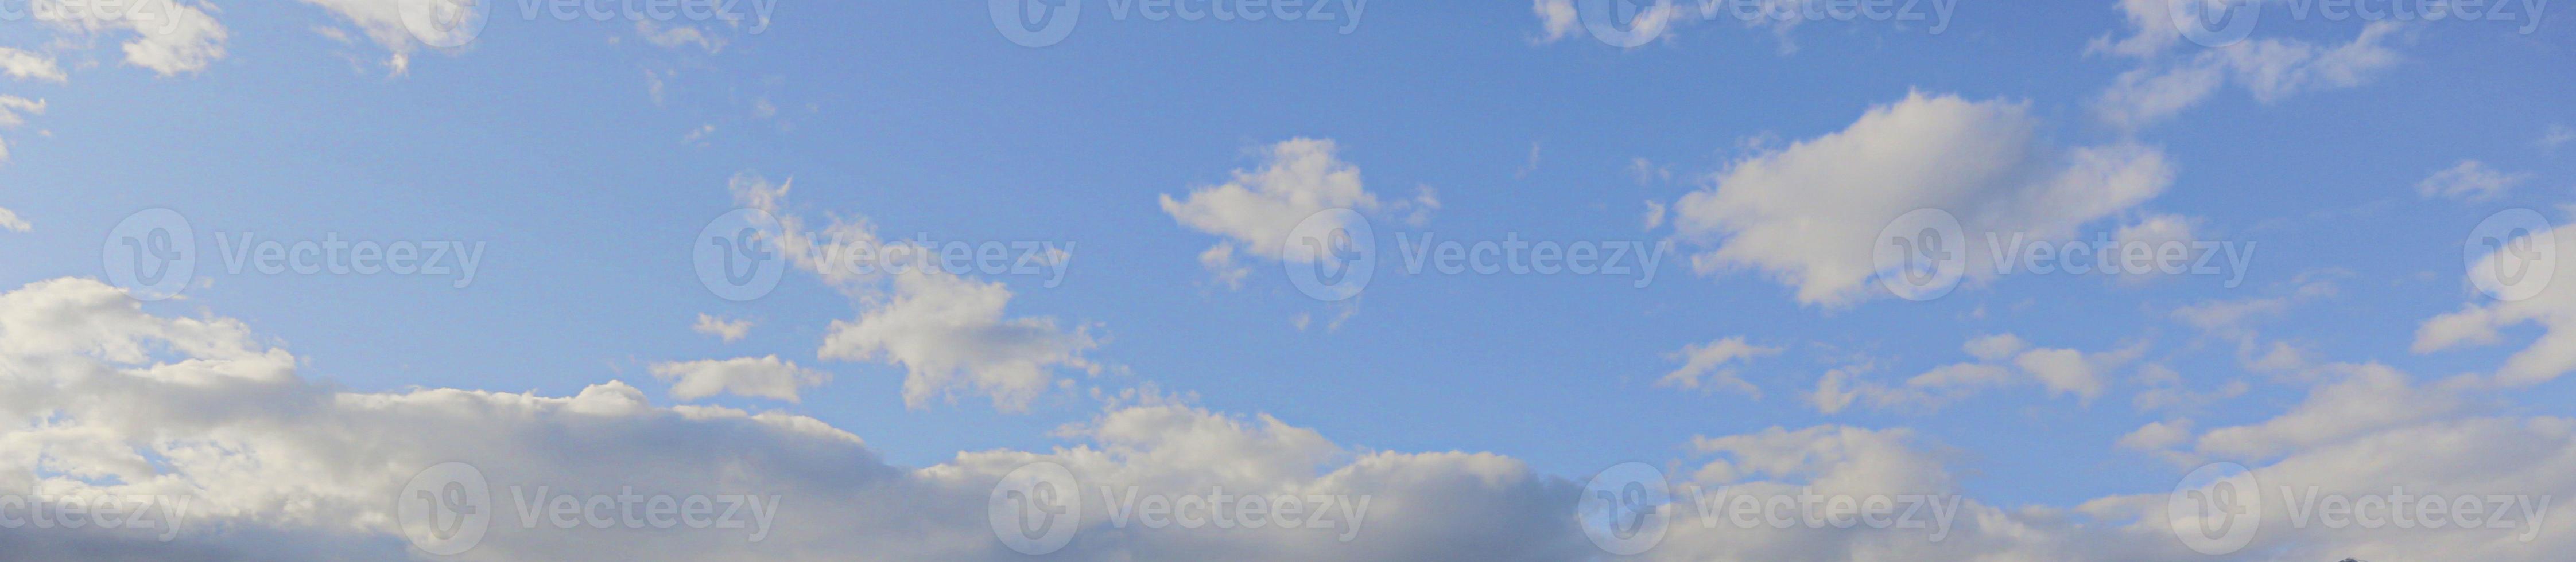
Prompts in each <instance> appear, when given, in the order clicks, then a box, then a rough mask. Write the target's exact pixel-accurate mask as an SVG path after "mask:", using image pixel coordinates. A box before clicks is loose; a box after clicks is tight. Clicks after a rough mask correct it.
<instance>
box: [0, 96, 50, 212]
mask: <svg viewBox="0 0 2576 562" xmlns="http://www.w3.org/2000/svg"><path fill="white" fill-rule="evenodd" d="M44 113H45V100H31V99H27V98H22V97H18V96H11V95H0V129H15V128H18V126H19V125H25V124H27V117H26V116H27V115H28V114H34V115H43V114H44ZM8 162H9V143H8V141H7V140H6V139H0V164H5V163H8ZM9 217H10V219H11V220H12V221H14V220H16V217H17V215H16V214H14V213H12V214H10V215H9ZM9 224H11V223H10V222H9V221H0V226H7V225H9ZM16 224H21V225H23V224H25V223H23V222H19V223H16ZM10 230H16V231H20V232H25V231H26V230H27V229H25V228H10Z"/></svg>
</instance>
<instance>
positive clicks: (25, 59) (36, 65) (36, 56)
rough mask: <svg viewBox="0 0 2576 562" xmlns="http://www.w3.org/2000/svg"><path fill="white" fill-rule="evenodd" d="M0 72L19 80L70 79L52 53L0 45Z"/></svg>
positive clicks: (57, 80) (60, 81) (58, 80)
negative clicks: (34, 51)
mask: <svg viewBox="0 0 2576 562" xmlns="http://www.w3.org/2000/svg"><path fill="white" fill-rule="evenodd" d="M0 72H4V73H7V74H8V75H9V77H10V78H16V79H19V80H41V81H45V82H54V83H62V82H64V81H65V80H68V79H70V76H68V75H65V74H64V73H63V67H62V65H60V64H56V63H55V62H54V57H53V55H47V54H42V53H33V52H28V51H22V50H18V49H11V48H8V47H0Z"/></svg>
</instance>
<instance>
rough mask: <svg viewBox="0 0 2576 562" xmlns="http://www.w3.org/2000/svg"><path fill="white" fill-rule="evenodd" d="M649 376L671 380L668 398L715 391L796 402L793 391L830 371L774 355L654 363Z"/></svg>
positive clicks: (813, 383)
mask: <svg viewBox="0 0 2576 562" xmlns="http://www.w3.org/2000/svg"><path fill="white" fill-rule="evenodd" d="M651 370H652V372H653V378H657V379H662V380H665V381H671V397H672V398H678V399H681V400H696V399H700V398H706V397H709V396H715V395H718V394H732V395H735V396H745V397H752V398H774V399H778V400H785V401H788V402H796V401H799V399H798V398H797V395H796V390H797V389H798V388H802V387H810V386H822V385H823V383H827V382H831V381H832V374H831V373H825V372H821V371H815V370H812V369H806V368H803V367H798V366H796V363H794V362H790V361H780V360H778V356H776V355H771V356H768V357H757V358H754V357H736V358H733V359H722V360H717V359H706V360H699V361H688V362H661V363H654V364H653V365H652V368H651Z"/></svg>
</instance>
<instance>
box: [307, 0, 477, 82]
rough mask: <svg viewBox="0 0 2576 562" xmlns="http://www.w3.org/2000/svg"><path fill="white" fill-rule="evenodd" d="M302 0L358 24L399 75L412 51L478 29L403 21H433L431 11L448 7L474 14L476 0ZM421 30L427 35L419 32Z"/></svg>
mask: <svg viewBox="0 0 2576 562" xmlns="http://www.w3.org/2000/svg"><path fill="white" fill-rule="evenodd" d="M302 1H303V2H304V3H306V4H312V5H315V6H320V7H322V8H323V9H325V10H329V11H330V12H331V13H332V14H333V15H337V16H340V17H341V18H342V19H346V20H348V21H349V23H351V24H354V25H356V26H358V30H359V31H361V32H364V33H365V34H366V35H367V39H368V40H370V41H373V42H375V44H376V45H377V46H380V47H384V49H385V51H386V52H387V53H388V55H387V57H386V60H385V66H386V67H387V68H389V69H391V70H392V73H393V74H395V75H401V74H403V73H404V72H405V71H407V70H409V69H410V68H411V55H412V53H414V52H417V51H420V50H421V49H423V48H427V47H432V46H439V45H462V44H465V43H466V42H468V41H471V40H472V39H473V38H474V36H473V35H472V33H475V32H477V31H478V29H477V28H474V27H471V26H468V25H457V26H453V27H450V28H440V27H434V26H418V27H420V28H419V29H414V27H416V26H409V25H404V23H403V18H404V17H405V16H406V15H409V16H410V17H412V18H413V19H414V20H416V21H433V20H434V18H435V16H433V15H432V14H444V13H453V12H448V10H465V12H464V13H467V14H471V13H474V12H472V11H471V8H472V7H473V6H474V3H475V2H476V1H477V0H302ZM502 9H505V8H500V7H495V8H492V13H499V11H500V10H502ZM424 33H426V34H429V35H427V36H424V35H422V34H424Z"/></svg>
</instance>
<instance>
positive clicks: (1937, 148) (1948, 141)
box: [1672, 92, 2172, 306]
mask: <svg viewBox="0 0 2576 562" xmlns="http://www.w3.org/2000/svg"><path fill="white" fill-rule="evenodd" d="M2039 126H2040V123H2039V120H2038V119H2037V118H2034V117H2032V116H2031V115H2030V112H2029V108H2028V106H2027V105H2026V104H2021V103H2013V102H2006V101H1982V102H1980V101H1969V100H1964V99H1960V98H1958V97H1954V96H1933V95H1925V94H1923V93H1920V92H1916V93H1911V94H1908V95H1907V96H1906V97H1905V99H1902V100H1898V101H1897V102H1895V103H1891V104H1887V105H1882V106H1877V107H1873V108H1870V110H1869V111H1868V112H1867V113H1866V114H1864V115H1862V116H1861V118H1860V119H1859V120H1858V121H1856V122H1853V123H1852V124H1851V126H1850V127H1847V128H1845V129H1843V130H1842V131H1839V132H1835V133H1831V134H1827V135H1824V136H1821V137H1817V138H1813V139H1807V140H1804V141H1799V142H1796V143H1793V144H1791V145H1790V146H1789V147H1788V148H1785V149H1780V150H1776V151H1769V152H1765V153H1762V154H1758V155H1754V156H1752V157H1748V158H1745V159H1743V160H1740V161H1737V162H1735V163H1734V164H1733V165H1731V166H1729V167H1728V168H1727V170H1726V171H1724V172H1721V173H1718V174H1717V175H1715V176H1714V177H1712V178H1711V179H1710V183H1711V184H1713V185H1712V187H1710V188H1708V189H1703V190H1700V191H1695V192H1692V193H1690V194H1688V195H1684V196H1682V198H1681V199H1680V200H1679V201H1677V202H1675V203H1674V204H1673V205H1672V211H1673V219H1672V224H1673V228H1674V232H1675V233H1676V234H1678V235H1681V236H1683V237H1685V238H1690V239H1696V240H1701V241H1714V242H1715V243H1716V244H1717V248H1716V249H1715V250H1714V251H1709V252H1705V253H1701V254H1698V255H1695V256H1693V257H1692V264H1693V265H1694V266H1695V267H1697V268H1698V269H1700V270H1701V271H1702V272H1714V271H1718V270H1724V269H1736V268H1749V269H1754V270H1759V271H1762V272H1764V273H1767V274H1769V275H1770V276H1771V277H1773V278H1774V279H1777V280H1778V281H1780V282H1781V283H1783V284H1786V285H1789V286H1791V287H1794V288H1796V298H1797V300H1798V302H1800V303H1806V304H1824V305H1829V306H1830V305H1849V304H1854V303H1857V302H1859V301H1861V300H1864V299H1866V298H1869V297H1870V296H1871V295H1872V294H1874V292H1873V287H1872V286H1871V285H1870V284H1869V283H1868V281H1869V280H1870V279H1871V278H1872V275H1873V273H1874V271H1873V270H1874V265H1873V261H1872V256H1873V250H1874V248H1875V246H1874V245H1873V244H1875V243H1877V241H1875V240H1874V238H1876V237H1877V236H1878V234H1879V233H1880V231H1881V230H1882V229H1884V228H1885V227H1886V226H1887V225H1888V223H1889V222H1891V221H1893V220H1894V219H1896V218H1897V217H1898V216H1899V215H1903V214H1905V213H1907V212H1911V211H1914V210H1916V209H1927V208H1937V209H1943V210H1946V211H1949V212H1950V213H1952V214H1953V215H1955V216H1957V217H1958V219H1959V221H1960V223H1961V227H1962V228H1963V229H1964V230H1965V232H1966V233H1967V236H1968V237H1969V238H1970V239H1971V240H1970V241H1967V242H1974V241H1976V240H1979V239H1981V238H1980V235H1982V234H1985V233H1996V234H1998V235H2000V236H2004V237H2006V238H2009V236H2010V235H2011V234H2023V235H2026V236H2027V238H2029V239H2032V240H2060V239H2068V238H2071V237H2072V236H2074V234H2075V230H2076V228H2077V227H2078V226H2080V225H2083V224H2085V223H2088V222H2092V221H2094V220H2097V219H2101V218H2105V217H2109V216H2111V215H2112V214H2114V213H2118V212H2120V211H2122V210H2125V209H2128V208H2131V207H2133V206H2135V205H2137V204H2138V203H2140V202H2143V201H2146V200H2147V199H2150V198H2153V197H2155V196H2156V194H2158V193H2160V192H2162V191H2163V190H2164V188H2165V186H2166V185H2167V184H2169V183H2171V182H2172V173H2171V171H2169V170H2168V169H2167V167H2166V165H2165V162H2164V156H2163V154H2162V153H2161V152H2159V151H2157V150H2155V149H2152V148H2147V147H2142V146H2136V145H2108V146H2094V147H2079V148H2057V147H2053V146H2049V145H2047V144H2045V143H2043V142H2042V141H2041V138H2040V135H2039ZM1966 253H1967V254H1968V255H1967V260H1968V267H1967V271H1968V272H1969V274H1970V275H1972V276H1974V277H1977V278H1984V277H1991V276H1992V275H1993V269H1994V268H1993V267H1992V266H1991V265H1990V264H1991V263H1992V262H1993V258H1992V257H1991V256H1990V252H1985V251H1967V252H1966ZM1878 292H1883V291H1878Z"/></svg>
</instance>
